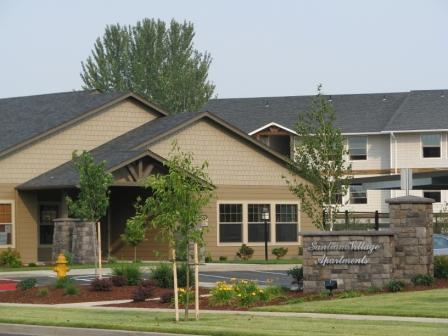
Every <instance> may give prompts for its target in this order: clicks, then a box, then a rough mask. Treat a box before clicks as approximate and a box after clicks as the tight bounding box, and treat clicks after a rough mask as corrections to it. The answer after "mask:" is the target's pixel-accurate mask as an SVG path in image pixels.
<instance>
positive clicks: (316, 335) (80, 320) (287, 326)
mask: <svg viewBox="0 0 448 336" xmlns="http://www.w3.org/2000/svg"><path fill="white" fill-rule="evenodd" d="M0 322H3V323H19V324H32V325H48V326H66V327H83V328H103V329H120V330H133V331H155V332H172V333H190V334H200V335H204V334H207V335H216V336H218V335H219V336H229V335H251V336H256V335H282V336H289V335H291V336H292V335H313V336H324V335H325V336H328V335H331V336H339V335H363V336H378V335H381V336H389V335H391V336H392V335H406V336H414V335H415V336H417V335H418V336H426V335H427V336H441V335H448V327H447V325H446V324H437V323H415V322H395V321H348V320H334V319H310V318H297V317H293V318H291V317H288V318H285V317H266V316H263V317H261V316H250V315H235V314H232V315H227V314H202V315H201V318H200V320H199V321H189V322H183V321H182V322H179V323H175V322H173V314H172V313H156V312H150V311H112V310H96V309H95V310H91V309H68V308H41V307H36V308H34V307H2V306H0Z"/></svg>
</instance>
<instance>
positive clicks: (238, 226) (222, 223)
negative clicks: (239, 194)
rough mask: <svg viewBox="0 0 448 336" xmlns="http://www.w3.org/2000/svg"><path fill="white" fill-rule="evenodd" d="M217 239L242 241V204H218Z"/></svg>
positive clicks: (228, 241) (227, 241)
mask: <svg viewBox="0 0 448 336" xmlns="http://www.w3.org/2000/svg"><path fill="white" fill-rule="evenodd" d="M219 241H220V242H221V243H241V242H242V241H243V205H242V204H220V205H219Z"/></svg>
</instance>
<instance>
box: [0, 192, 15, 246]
mask: <svg viewBox="0 0 448 336" xmlns="http://www.w3.org/2000/svg"><path fill="white" fill-rule="evenodd" d="M13 211H14V209H13V202H12V201H0V246H9V245H13V240H12V234H13V230H14V228H13V226H14V214H13Z"/></svg>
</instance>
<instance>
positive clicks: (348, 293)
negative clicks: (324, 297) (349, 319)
mask: <svg viewBox="0 0 448 336" xmlns="http://www.w3.org/2000/svg"><path fill="white" fill-rule="evenodd" d="M359 296H362V293H361V292H358V291H355V290H348V291H345V292H342V293H341V294H340V295H339V298H340V299H351V298H355V297H359Z"/></svg>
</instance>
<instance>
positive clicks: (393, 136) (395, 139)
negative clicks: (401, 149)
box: [390, 132, 398, 174]
mask: <svg viewBox="0 0 448 336" xmlns="http://www.w3.org/2000/svg"><path fill="white" fill-rule="evenodd" d="M390 135H391V138H392V139H393V142H394V150H393V154H392V153H391V156H393V157H392V158H391V161H393V164H394V173H395V174H398V164H397V137H396V136H395V134H394V132H391V133H390Z"/></svg>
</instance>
